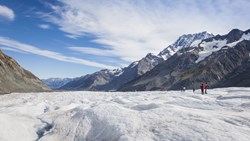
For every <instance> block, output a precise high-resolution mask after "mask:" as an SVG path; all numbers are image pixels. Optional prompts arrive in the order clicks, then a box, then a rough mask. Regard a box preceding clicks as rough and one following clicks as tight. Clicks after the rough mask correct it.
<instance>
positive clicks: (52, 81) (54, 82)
mask: <svg viewBox="0 0 250 141" xmlns="http://www.w3.org/2000/svg"><path fill="white" fill-rule="evenodd" d="M73 79H74V78H49V79H43V80H42V81H43V82H44V83H45V84H47V85H48V86H49V87H50V88H51V89H58V88H60V87H62V86H63V85H65V84H67V83H69V82H70V81H72V80H73Z"/></svg>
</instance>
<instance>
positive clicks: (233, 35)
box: [227, 29, 244, 43]
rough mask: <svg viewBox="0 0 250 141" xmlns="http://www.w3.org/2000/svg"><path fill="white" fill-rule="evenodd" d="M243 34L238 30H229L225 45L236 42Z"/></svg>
mask: <svg viewBox="0 0 250 141" xmlns="http://www.w3.org/2000/svg"><path fill="white" fill-rule="evenodd" d="M243 33H244V32H243V31H241V30H239V29H233V30H231V31H230V32H229V33H228V34H227V43H232V42H235V41H238V40H239V39H240V38H241V37H242V35H243Z"/></svg>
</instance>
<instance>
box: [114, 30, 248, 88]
mask: <svg viewBox="0 0 250 141" xmlns="http://www.w3.org/2000/svg"><path fill="white" fill-rule="evenodd" d="M249 40H250V30H247V31H241V30H238V29H234V30H232V31H231V32H229V33H228V34H226V35H223V36H221V35H217V36H214V37H211V38H208V39H204V40H202V41H201V42H200V43H198V45H197V46H190V47H186V48H183V49H181V50H179V51H178V52H176V53H175V54H174V55H173V56H171V57H169V58H168V60H166V61H164V62H163V63H161V64H159V65H158V66H156V67H155V68H154V69H152V70H151V71H149V72H147V73H146V74H144V75H142V76H140V77H138V78H136V79H135V80H133V81H130V82H128V83H127V84H125V85H123V86H122V87H121V88H120V89H119V90H121V91H144V90H168V89H180V88H181V86H186V87H187V88H192V87H193V86H195V87H196V88H199V85H200V84H201V83H204V82H208V83H209V84H210V86H211V87H229V86H250V75H249V74H250V73H249V71H248V70H249V69H250V57H249V54H250V41H249Z"/></svg>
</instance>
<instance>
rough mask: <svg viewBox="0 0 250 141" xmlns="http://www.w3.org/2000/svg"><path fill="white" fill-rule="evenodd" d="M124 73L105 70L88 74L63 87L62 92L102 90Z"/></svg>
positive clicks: (115, 70)
mask: <svg viewBox="0 0 250 141" xmlns="http://www.w3.org/2000/svg"><path fill="white" fill-rule="evenodd" d="M121 73H122V70H121V69H114V70H108V69H104V70H101V71H98V72H95V73H93V74H88V75H85V76H82V77H79V78H75V79H74V80H72V81H70V82H69V83H67V84H65V85H63V86H62V87H60V88H59V89H61V90H92V91H95V90H100V89H101V87H102V86H103V85H105V84H107V83H109V82H110V81H111V80H112V79H114V78H115V77H117V76H119V75H120V74H121Z"/></svg>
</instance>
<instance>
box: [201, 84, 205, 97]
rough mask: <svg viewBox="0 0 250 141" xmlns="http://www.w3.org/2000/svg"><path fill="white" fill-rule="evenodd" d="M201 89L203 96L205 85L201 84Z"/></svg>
mask: <svg viewBox="0 0 250 141" xmlns="http://www.w3.org/2000/svg"><path fill="white" fill-rule="evenodd" d="M200 88H201V94H202V95H203V94H204V85H203V84H201V86H200Z"/></svg>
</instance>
